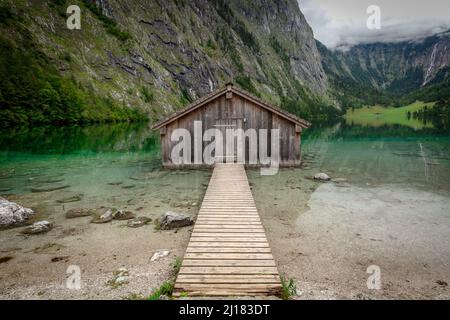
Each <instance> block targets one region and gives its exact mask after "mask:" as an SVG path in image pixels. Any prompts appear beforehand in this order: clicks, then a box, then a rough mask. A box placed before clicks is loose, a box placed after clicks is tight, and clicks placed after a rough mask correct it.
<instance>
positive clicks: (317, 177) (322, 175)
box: [314, 172, 331, 181]
mask: <svg viewBox="0 0 450 320" xmlns="http://www.w3.org/2000/svg"><path fill="white" fill-rule="evenodd" d="M314 180H319V181H330V180H331V178H330V176H329V175H327V174H326V173H323V172H321V173H318V174H316V175H315V176H314Z"/></svg>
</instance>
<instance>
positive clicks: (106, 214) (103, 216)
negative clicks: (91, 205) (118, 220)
mask: <svg viewBox="0 0 450 320" xmlns="http://www.w3.org/2000/svg"><path fill="white" fill-rule="evenodd" d="M115 211H116V210H114V209H110V208H102V209H98V210H97V211H96V213H95V214H94V215H93V217H92V220H91V223H106V222H110V221H111V220H112V219H113V218H114V213H115Z"/></svg>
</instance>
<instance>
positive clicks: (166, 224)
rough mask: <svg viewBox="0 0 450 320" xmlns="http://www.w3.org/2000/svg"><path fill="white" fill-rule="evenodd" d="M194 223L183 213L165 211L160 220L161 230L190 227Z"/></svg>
mask: <svg viewBox="0 0 450 320" xmlns="http://www.w3.org/2000/svg"><path fill="white" fill-rule="evenodd" d="M193 223H194V221H193V220H192V218H191V217H190V216H188V215H185V214H183V213H177V212H172V211H167V212H166V213H165V214H164V215H163V216H162V218H161V220H160V229H161V230H170V229H175V228H181V227H186V226H190V225H192V224H193Z"/></svg>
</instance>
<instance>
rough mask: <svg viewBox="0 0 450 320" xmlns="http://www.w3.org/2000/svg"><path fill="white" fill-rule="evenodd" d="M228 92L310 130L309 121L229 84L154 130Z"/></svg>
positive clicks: (195, 102)
mask: <svg viewBox="0 0 450 320" xmlns="http://www.w3.org/2000/svg"><path fill="white" fill-rule="evenodd" d="M226 92H233V94H237V95H238V96H241V97H242V98H244V99H247V100H249V101H251V102H253V103H255V104H256V105H258V106H260V107H261V108H264V109H267V110H269V111H271V112H273V113H276V114H277V115H279V116H281V117H282V118H285V119H286V120H289V121H291V122H293V123H295V124H298V125H299V126H301V127H303V128H308V127H309V126H310V125H311V124H310V123H309V122H308V121H306V120H304V119H302V118H300V117H297V116H295V115H293V114H291V113H289V112H287V111H284V110H282V109H280V108H278V107H275V106H273V105H271V104H268V103H266V102H264V101H262V100H261V99H259V98H257V97H255V96H254V95H252V94H250V93H249V92H247V91H245V90H242V89H240V88H236V87H234V86H233V84H232V83H228V84H227V85H225V86H224V87H222V88H219V89H217V90H215V91H213V92H211V93H209V94H207V95H205V96H203V97H201V98H200V99H197V100H196V101H194V102H192V103H191V104H189V105H188V106H187V107H185V108H183V109H181V110H179V111H177V112H175V113H173V114H171V115H170V116H168V117H166V118H164V119H162V120H160V121H158V122H157V123H155V124H154V125H153V126H152V129H159V128H161V127H163V126H165V125H167V124H169V123H171V122H172V121H175V120H176V119H178V118H180V117H183V116H184V115H186V114H188V113H190V112H192V111H194V110H196V109H198V108H201V107H202V106H204V105H205V104H207V103H208V102H210V101H212V100H214V99H216V98H218V97H220V96H221V95H223V94H225V93H226Z"/></svg>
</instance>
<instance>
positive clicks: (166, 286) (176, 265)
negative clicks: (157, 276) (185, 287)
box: [147, 257, 187, 300]
mask: <svg viewBox="0 0 450 320" xmlns="http://www.w3.org/2000/svg"><path fill="white" fill-rule="evenodd" d="M181 262H182V260H181V258H179V257H177V258H176V259H175V261H174V262H173V263H172V264H171V266H172V268H173V271H172V276H171V277H170V279H169V280H167V281H165V282H163V284H162V285H161V286H160V287H159V288H158V289H156V290H155V291H153V292H152V293H151V294H150V296H149V297H148V298H147V300H159V297H161V296H162V295H165V296H168V297H169V298H170V297H171V296H172V293H173V289H174V286H175V278H176V277H177V274H178V272H179V271H180V268H181ZM186 296H187V294H186V293H184V292H183V293H182V294H181V297H186Z"/></svg>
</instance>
